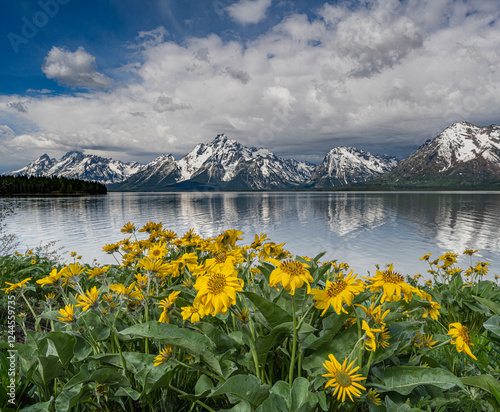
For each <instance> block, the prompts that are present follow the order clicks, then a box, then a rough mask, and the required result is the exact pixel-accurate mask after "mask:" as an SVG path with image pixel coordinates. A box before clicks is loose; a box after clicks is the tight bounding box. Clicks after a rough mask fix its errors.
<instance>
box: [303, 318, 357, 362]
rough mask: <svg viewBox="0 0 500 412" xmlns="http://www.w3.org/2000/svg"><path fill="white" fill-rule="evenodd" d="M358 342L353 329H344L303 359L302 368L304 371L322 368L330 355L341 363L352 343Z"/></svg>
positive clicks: (348, 352) (355, 329)
mask: <svg viewBox="0 0 500 412" xmlns="http://www.w3.org/2000/svg"><path fill="white" fill-rule="evenodd" d="M357 340H358V330H357V328H355V327H351V328H349V329H346V330H344V331H342V332H340V333H338V334H337V335H336V336H335V337H334V338H333V339H331V340H330V341H328V342H324V343H323V345H322V346H321V347H320V348H318V349H317V350H315V351H313V352H312V353H311V354H310V355H309V356H306V357H305V358H304V361H303V363H302V367H303V368H304V369H314V368H322V367H323V363H324V362H325V361H326V360H327V359H328V355H329V354H330V353H331V354H333V356H335V358H336V359H337V360H338V361H339V362H340V363H343V362H344V359H345V358H346V356H348V355H349V354H350V353H351V351H352V347H353V343H354V342H356V341H357Z"/></svg>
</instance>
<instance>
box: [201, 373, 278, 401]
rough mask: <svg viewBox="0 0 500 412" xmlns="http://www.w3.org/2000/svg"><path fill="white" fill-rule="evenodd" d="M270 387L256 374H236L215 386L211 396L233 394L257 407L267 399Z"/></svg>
mask: <svg viewBox="0 0 500 412" xmlns="http://www.w3.org/2000/svg"><path fill="white" fill-rule="evenodd" d="M269 389H270V387H269V385H261V384H260V380H259V379H257V377H256V376H254V375H235V376H231V377H230V378H229V379H228V380H227V381H226V382H224V383H222V384H221V385H219V386H217V387H216V388H214V389H213V390H212V393H211V394H210V395H209V397H211V398H213V397H215V396H220V395H228V396H229V395H231V396H232V397H234V398H236V399H239V400H242V401H246V402H248V403H249V404H250V405H251V406H252V408H256V407H257V406H259V405H260V404H261V403H262V402H264V401H265V400H266V399H267V397H268V396H269Z"/></svg>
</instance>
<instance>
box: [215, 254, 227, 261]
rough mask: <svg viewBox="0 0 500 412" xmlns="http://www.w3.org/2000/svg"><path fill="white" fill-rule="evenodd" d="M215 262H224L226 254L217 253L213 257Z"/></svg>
mask: <svg viewBox="0 0 500 412" xmlns="http://www.w3.org/2000/svg"><path fill="white" fill-rule="evenodd" d="M215 261H216V262H217V263H224V262H225V261H226V254H225V253H224V252H222V253H219V254H218V255H217V256H215Z"/></svg>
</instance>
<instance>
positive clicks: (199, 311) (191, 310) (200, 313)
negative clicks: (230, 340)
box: [181, 302, 205, 323]
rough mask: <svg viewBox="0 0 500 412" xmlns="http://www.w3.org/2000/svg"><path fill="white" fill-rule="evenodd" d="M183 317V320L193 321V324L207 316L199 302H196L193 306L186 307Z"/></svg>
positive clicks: (183, 309)
mask: <svg viewBox="0 0 500 412" xmlns="http://www.w3.org/2000/svg"><path fill="white" fill-rule="evenodd" d="M181 315H182V319H183V320H188V319H191V323H195V322H199V321H200V320H201V319H202V318H203V317H204V316H205V311H204V310H203V306H202V305H201V304H200V303H199V302H194V303H193V306H184V307H183V308H182V312H181Z"/></svg>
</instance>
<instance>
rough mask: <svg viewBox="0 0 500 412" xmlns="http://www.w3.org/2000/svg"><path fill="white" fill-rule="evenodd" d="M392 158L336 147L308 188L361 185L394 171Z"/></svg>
mask: <svg viewBox="0 0 500 412" xmlns="http://www.w3.org/2000/svg"><path fill="white" fill-rule="evenodd" d="M397 164H398V161H397V159H396V158H395V157H392V156H380V155H372V154H370V153H368V152H365V151H363V150H360V149H356V148H354V147H336V148H334V149H332V150H330V152H328V154H327V155H326V156H325V159H324V160H323V162H322V163H321V164H320V165H318V166H317V167H316V169H315V170H314V171H313V173H312V174H311V177H310V179H309V181H308V182H307V183H306V186H307V187H311V188H318V189H323V188H328V187H336V186H345V185H350V184H353V183H361V182H364V181H366V180H369V179H372V178H374V177H377V176H380V175H382V174H384V173H387V172H388V171H390V170H392V169H394V167H396V165H397Z"/></svg>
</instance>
